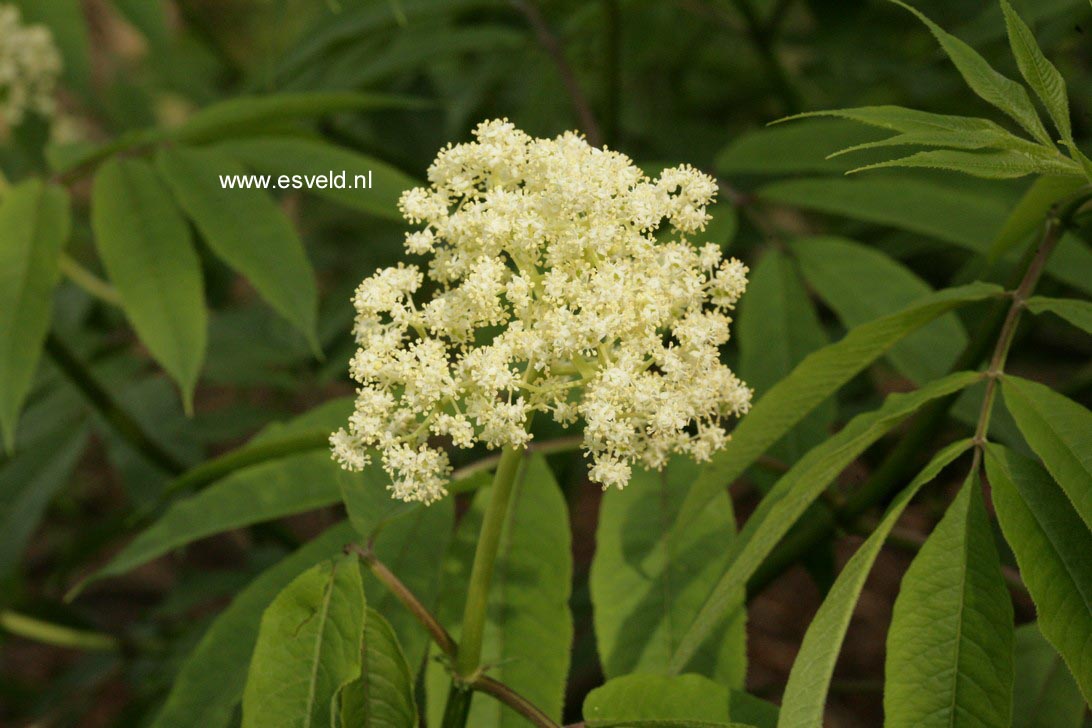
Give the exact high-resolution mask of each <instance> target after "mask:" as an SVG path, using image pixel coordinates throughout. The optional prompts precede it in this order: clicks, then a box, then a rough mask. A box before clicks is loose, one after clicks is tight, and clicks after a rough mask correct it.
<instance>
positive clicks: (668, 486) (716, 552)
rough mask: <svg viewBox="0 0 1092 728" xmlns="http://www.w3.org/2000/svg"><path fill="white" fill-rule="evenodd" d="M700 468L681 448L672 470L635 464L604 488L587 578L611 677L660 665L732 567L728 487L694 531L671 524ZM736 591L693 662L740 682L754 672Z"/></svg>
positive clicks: (721, 679)
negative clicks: (620, 485)
mask: <svg viewBox="0 0 1092 728" xmlns="http://www.w3.org/2000/svg"><path fill="white" fill-rule="evenodd" d="M697 472H698V466H697V465H696V464H695V463H693V462H692V461H690V460H689V459H688V458H683V457H676V458H674V459H673V460H672V461H671V462H670V463H669V464H668V466H667V468H666V469H665V470H663V471H660V472H656V471H644V470H641V471H636V472H635V473H634V476H633V478H632V479H631V480H630V483H629V485H627V486H626V487H625V488H624V489H622V490H618V489H615V488H612V489H610V490H608V491H607V492H606V493H604V494H603V501H602V504H601V505H600V507H599V525H598V528H597V529H596V532H595V543H596V548H595V558H594V559H593V560H592V565H591V575H590V577H589V587H590V589H591V598H592V605H593V607H594V618H595V638H596V644H597V645H598V648H599V657H600V663H601V664H602V666H603V673H604V675H606V677H608V678H614V677H620V676H622V675H627V674H629V673H633V672H660V671H662V670H663V668H664V666H665V665H666V664H667V660H668V658H670V656H671V654H672V653H673V652H674V651H675V648H676V647H677V646H678V644H677V643H678V638H679V637H681V632H680V631H679V628H680V627H681V626H683V625H687V624H689V623H690V622H691V621H692V620H693V619H694V617H695V616H696V615H697V613H698V609H699V608H701V604H702V600H703V598H704V597H705V594H706V590H707V588H708V587H707V585H708V584H709V583H710V582H712V580H713V579H715V578H716V577H717V575H719V574H720V573H721V572H722V571H723V570H724V567H725V566H726V562H725V560H724V558H723V556H724V555H725V554H726V553H727V551H728V548H729V546H730V545H731V543H732V539H733V537H734V534H735V516H734V515H733V512H732V501H731V500H730V499H729V498H728V494H727V492H721V493H720V494H719V495H718V497H717V498H715V499H714V500H713V501H712V502H711V503H709V504H708V505H707V506H706V508H705V510H704V511H703V512H702V515H701V517H700V518H699V519H698V520H697V521H696V522H695V523H693V524H692V525H691V526H690V528H688V529H686V531H684V532H681V533H679V532H675V531H672V530H671V524H672V523H673V522H674V520H675V516H676V515H677V513H678V510H679V508H680V507H681V506H682V502H683V498H684V497H685V496H686V492H687V490H689V488H690V484H691V483H692V482H693V480H694V477H695V476H696V475H697ZM736 599H737V601H736V606H735V608H734V609H733V610H732V611H731V612H729V613H728V614H727V615H726V616H725V617H724V618H723V620H722V624H721V625H720V626H719V627H718V628H716V629H715V630H714V632H713V635H712V637H711V639H710V640H708V642H707V643H706V644H705V645H704V646H703V648H702V650H701V651H700V652H699V653H698V655H697V656H696V657H695V658H694V660H692V661H691V662H690V664H689V665H687V667H686V669H687V670H688V671H690V672H697V673H701V674H702V675H706V676H708V677H711V678H713V679H714V680H716V681H717V682H718V683H720V684H721V685H727V686H730V687H735V688H741V687H742V686H743V680H744V677H745V676H746V672H747V654H746V635H745V630H744V628H745V620H746V612H745V610H744V608H743V590H742V589H740V590H739V591H738V592H737V594H736Z"/></svg>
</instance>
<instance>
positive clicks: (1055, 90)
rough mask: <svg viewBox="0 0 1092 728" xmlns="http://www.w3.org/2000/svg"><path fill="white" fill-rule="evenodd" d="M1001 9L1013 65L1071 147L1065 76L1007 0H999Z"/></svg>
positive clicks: (1071, 137) (1071, 134) (1071, 138)
mask: <svg viewBox="0 0 1092 728" xmlns="http://www.w3.org/2000/svg"><path fill="white" fill-rule="evenodd" d="M1001 10H1002V11H1003V12H1004V14H1005V27H1006V29H1007V30H1008V33H1009V44H1010V45H1011V46H1012V55H1013V57H1014V58H1016V65H1017V66H1018V67H1019V68H1020V75H1022V76H1023V77H1024V80H1025V81H1027V82H1028V86H1030V87H1031V90H1032V91H1034V92H1035V95H1036V96H1038V97H1039V100H1040V101H1042V102H1043V106H1044V108H1046V110H1047V113H1048V114H1050V118H1051V120H1052V121H1053V122H1054V126H1055V128H1057V130H1058V133H1059V134H1061V135H1062V141H1064V142H1065V144H1066V146H1068V147H1069V148H1071V149H1072V148H1073V146H1074V144H1073V128H1072V127H1071V126H1070V123H1069V96H1068V94H1067V93H1066V90H1065V79H1063V78H1062V74H1061V73H1059V72H1058V69H1057V68H1055V67H1054V64H1053V63H1051V62H1050V61H1049V60H1048V59H1047V57H1046V56H1045V55H1043V51H1042V50H1041V49H1040V48H1039V44H1038V43H1036V42H1035V35H1034V34H1033V33H1032V32H1031V28H1029V27H1028V26H1027V23H1025V22H1024V21H1023V20H1021V18H1020V16H1019V15H1017V14H1016V11H1015V10H1013V9H1012V5H1010V4H1009V2H1008V0H1001Z"/></svg>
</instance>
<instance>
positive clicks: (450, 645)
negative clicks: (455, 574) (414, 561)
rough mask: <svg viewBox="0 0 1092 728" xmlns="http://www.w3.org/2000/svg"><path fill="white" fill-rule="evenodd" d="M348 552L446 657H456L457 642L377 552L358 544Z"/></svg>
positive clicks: (350, 546)
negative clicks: (416, 622) (402, 607)
mask: <svg viewBox="0 0 1092 728" xmlns="http://www.w3.org/2000/svg"><path fill="white" fill-rule="evenodd" d="M347 550H348V551H351V552H352V553H354V554H356V555H357V556H359V557H360V560H361V561H363V562H364V564H365V565H366V566H367V567H368V569H369V570H370V571H371V572H372V574H373V575H374V576H375V578H376V579H378V580H379V581H380V582H381V583H382V584H383V586H385V587H387V589H388V590H389V591H390V593H391V594H393V595H394V596H395V598H396V599H398V601H400V602H402V605H403V606H404V607H405V608H406V609H408V610H409V612H410V614H412V615H413V616H414V617H416V618H417V621H418V622H420V623H421V625H422V626H423V627H424V628H425V630H426V631H427V632H428V633H429V636H430V637H432V641H433V642H435V643H436V645H437V646H438V647H439V648H440V649H441V650H443V651H444V654H445V655H447V656H448V657H454V656H455V653H456V650H457V646H456V644H455V640H453V639H452V638H451V635H450V634H448V632H447V630H446V629H444V627H443V625H441V624H440V622H439V620H437V619H436V617H434V616H432V612H430V611H429V610H428V607H426V606H425V605H424V604H422V603H421V600H420V599H418V598H417V596H416V595H415V594H414V593H413V592H412V591H410V589H409V587H408V586H406V585H405V584H403V583H402V580H401V579H399V578H398V577H397V576H395V574H394V572H392V571H391V570H390V569H389V568H387V565H386V564H384V563H383V562H382V561H380V560H379V559H378V558H377V557H376V555H375V552H374V551H372V549H371V548H370V547H368V548H364V547H362V546H359V545H357V544H350V545H349V546H348V547H347Z"/></svg>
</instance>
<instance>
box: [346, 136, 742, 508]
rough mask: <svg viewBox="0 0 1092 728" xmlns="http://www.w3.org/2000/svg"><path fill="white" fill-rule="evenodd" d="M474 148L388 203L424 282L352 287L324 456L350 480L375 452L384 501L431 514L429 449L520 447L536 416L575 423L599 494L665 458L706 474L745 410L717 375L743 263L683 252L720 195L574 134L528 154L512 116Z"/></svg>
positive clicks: (722, 372)
mask: <svg viewBox="0 0 1092 728" xmlns="http://www.w3.org/2000/svg"><path fill="white" fill-rule="evenodd" d="M474 136H475V141H473V142H470V143H467V144H459V145H455V146H448V147H447V148H445V149H443V150H441V151H440V153H439V155H438V156H437V157H436V160H435V161H434V162H433V163H432V165H431V167H430V168H429V170H428V179H429V182H430V185H429V187H427V188H425V187H421V188H416V189H412V190H409V191H407V192H405V193H404V194H403V195H402V198H401V202H400V205H401V209H402V212H403V214H404V215H405V217H406V219H407V220H409V221H410V222H412V223H420V224H423V227H422V228H421V229H419V230H416V231H414V232H411V233H409V234H408V235H407V237H406V249H407V251H408V252H409V253H411V254H416V255H424V256H427V257H428V261H427V267H425V269H424V271H423V270H422V269H421V268H419V267H418V266H415V265H399V266H397V267H394V268H386V269H383V270H380V271H378V272H377V273H376V274H375V275H373V276H372V277H370V278H368V279H367V280H365V281H364V282H363V283H361V285H360V287H359V288H358V289H357V291H356V295H355V297H354V299H353V303H354V305H355V307H356V314H357V315H356V324H355V327H354V333H355V335H356V340H357V342H358V344H359V346H360V348H359V350H358V351H357V353H356V356H354V357H353V360H352V362H351V364H350V372H351V374H352V377H353V379H355V380H356V381H357V382H358V383H359V385H360V387H359V389H358V397H357V403H356V411H355V413H354V414H353V416H352V417H351V418H350V420H349V423H348V426H347V427H346V428H343V429H341V430H339V431H338V432H337V433H335V434H334V435H333V436H332V437H331V446H332V449H333V452H334V456H335V458H336V459H337V460H338V461H339V462H340V463H341V464H342V465H343V466H344V467H346V468H349V469H358V468H360V467H363V466H364V465H366V464H367V463H368V462H370V455H369V453H370V452H371V451H373V450H378V452H379V453H380V458H381V460H382V464H383V466H384V468H385V469H386V470H387V471H388V472H389V473H390V475H391V480H392V485H391V489H392V490H393V492H394V495H395V496H396V497H398V498H401V499H404V500H419V501H424V502H426V503H428V502H431V501H433V500H436V499H437V498H440V497H442V496H443V495H444V494H445V492H446V491H445V488H444V485H445V483H446V480H447V478H448V476H449V474H450V470H451V467H450V464H449V461H448V458H447V455H446V453H445V452H444V451H443V450H441V449H439V448H438V447H434V446H433V445H431V444H430V439H432V438H435V437H438V436H441V437H446V438H448V439H449V440H450V442H451V443H452V444H453V445H454V446H456V447H461V448H468V447H472V446H473V445H474V444H476V443H484V444H485V445H486V446H488V447H490V448H497V447H504V446H524V445H526V444H527V443H528V442H529V441H530V440H531V435H530V433H529V431H528V426H529V423H530V420H531V417H532V415H533V414H534V413H536V412H537V413H542V414H544V415H548V416H551V417H553V419H555V420H556V421H558V422H559V423H561V424H562V425H565V426H568V425H571V424H574V423H577V422H582V423H583V425H584V427H583V449H584V450H585V453H586V455H587V456H588V457H589V458H590V459H591V467H590V471H589V474H590V477H591V479H592V480H593V481H595V482H597V483H600V484H602V485H603V487H604V488H605V487H608V486H617V487H622V486H624V485H625V484H626V483H627V482H628V481H629V478H630V470H631V468H632V466H633V465H635V464H639V465H643V466H645V467H651V468H659V467H662V466H663V465H664V464H665V463H666V461H667V459H668V457H669V456H670V455H671V454H672V453H686V454H688V455H690V456H691V457H693V458H694V459H696V460H706V459H708V458H709V457H710V455H711V454H712V453H713V452H714V451H716V450H717V449H718V448H720V447H722V446H723V445H724V443H725V442H726V440H727V439H728V435H727V433H726V431H725V429H724V427H723V419H724V418H725V417H728V416H733V415H736V416H738V415H741V414H743V413H745V412H746V411H747V409H748V407H749V405H750V399H751V391H750V390H749V389H748V388H747V387H746V386H745V385H744V384H743V383H742V382H741V381H740V380H739V379H737V378H736V376H735V375H734V374H733V373H732V372H731V371H730V370H729V369H728V368H727V367H726V366H724V365H723V364H721V362H720V347H721V346H722V345H723V344H724V343H725V342H727V341H728V336H729V323H730V322H731V318H730V316H729V312H730V311H731V309H732V308H733V306H734V305H735V303H736V301H737V300H738V299H739V297H740V295H742V293H743V291H744V288H745V287H746V284H747V279H746V274H747V268H746V267H745V266H744V265H743V264H742V263H740V262H739V261H738V260H735V259H729V260H725V259H723V257H722V255H721V251H720V249H719V248H718V247H717V246H716V245H711V244H707V245H704V246H702V247H695V246H694V245H692V244H691V242H690V237H691V236H695V235H697V234H698V233H700V232H701V231H702V230H703V229H704V227H705V224H706V222H707V221H708V219H709V215H708V213H707V211H706V208H707V206H708V205H709V204H710V203H711V202H712V200H713V198H714V196H715V195H716V189H717V188H716V183H715V182H714V180H713V179H711V178H710V177H708V176H707V175H705V174H702V173H701V172H699V171H697V170H696V169H694V168H692V167H690V166H686V165H683V166H680V167H675V168H672V169H667V170H665V171H664V172H662V173H661V174H660V176H659V177H658V178H655V179H651V178H649V177H648V176H646V175H645V174H644V173H643V172H642V171H641V170H640V169H638V168H637V167H636V166H635V165H634V164H633V162H632V161H631V160H630V159H629V158H628V157H626V156H625V155H623V154H619V153H618V152H614V151H608V150H603V149H596V148H594V147H592V146H590V145H588V144H587V142H585V140H584V139H583V138H582V137H581V136H579V135H577V134H574V133H566V134H562V135H561V136H559V137H557V138H555V139H533V138H531V137H529V136H528V135H526V134H524V133H523V132H521V131H520V130H518V129H516V128H515V126H513V125H512V124H511V123H509V122H508V121H507V120H499V121H488V122H484V123H482V124H480V125H479V126H478V127H477V129H476V130H475V131H474ZM426 291H427V293H426ZM419 294H423V295H419Z"/></svg>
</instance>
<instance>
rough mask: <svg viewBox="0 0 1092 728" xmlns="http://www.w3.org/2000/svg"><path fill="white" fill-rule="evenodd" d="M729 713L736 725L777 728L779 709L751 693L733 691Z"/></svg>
mask: <svg viewBox="0 0 1092 728" xmlns="http://www.w3.org/2000/svg"><path fill="white" fill-rule="evenodd" d="M731 692H732V701H731V705H730V706H729V712H730V713H731V714H732V720H733V721H735V722H736V723H745V724H746V725H751V726H754V728H777V719H778V708H777V706H776V705H774V704H773V703H771V702H769V701H767V700H763V699H762V698H756V697H755V696H754V695H751V694H750V693H745V692H742V691H739V690H733V691H731Z"/></svg>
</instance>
